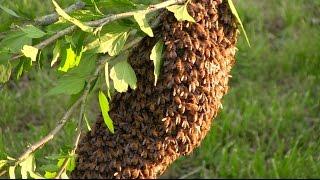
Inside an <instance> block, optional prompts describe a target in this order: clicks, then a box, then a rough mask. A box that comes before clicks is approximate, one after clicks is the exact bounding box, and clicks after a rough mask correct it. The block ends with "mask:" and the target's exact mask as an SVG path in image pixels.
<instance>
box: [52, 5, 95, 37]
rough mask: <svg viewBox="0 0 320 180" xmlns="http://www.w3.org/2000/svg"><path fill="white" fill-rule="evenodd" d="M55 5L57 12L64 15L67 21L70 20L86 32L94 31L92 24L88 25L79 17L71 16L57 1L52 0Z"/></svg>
mask: <svg viewBox="0 0 320 180" xmlns="http://www.w3.org/2000/svg"><path fill="white" fill-rule="evenodd" d="M52 3H53V5H54V6H55V8H56V11H57V13H58V14H59V15H60V16H62V17H63V18H64V19H66V20H67V21H70V22H71V23H73V24H74V25H76V26H78V27H79V28H80V29H81V30H82V31H85V32H93V28H92V27H90V26H87V25H85V24H83V23H82V22H81V21H79V20H78V19H75V18H73V17H71V16H69V15H68V14H67V13H66V12H65V11H64V10H63V9H62V8H61V7H60V6H59V4H58V3H57V2H56V1H55V0H52Z"/></svg>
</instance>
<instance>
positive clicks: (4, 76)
mask: <svg viewBox="0 0 320 180" xmlns="http://www.w3.org/2000/svg"><path fill="white" fill-rule="evenodd" d="M11 69H12V68H11V65H10V64H9V63H8V64H6V65H5V64H0V83H5V82H7V81H9V79H10V76H11Z"/></svg>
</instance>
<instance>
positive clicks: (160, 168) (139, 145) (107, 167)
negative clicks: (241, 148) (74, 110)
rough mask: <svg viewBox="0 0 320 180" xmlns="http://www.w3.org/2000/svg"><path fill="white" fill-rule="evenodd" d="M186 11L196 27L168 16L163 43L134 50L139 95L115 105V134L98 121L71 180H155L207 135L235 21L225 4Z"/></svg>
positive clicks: (210, 1)
mask: <svg viewBox="0 0 320 180" xmlns="http://www.w3.org/2000/svg"><path fill="white" fill-rule="evenodd" d="M188 12H189V13H190V15H191V16H192V17H194V19H195V20H196V23H190V22H178V21H177V20H176V19H175V18H174V16H173V15H172V14H171V13H168V12H166V14H165V16H164V19H163V21H162V22H163V23H162V25H161V27H160V28H159V29H158V30H155V32H156V33H155V34H157V35H158V37H155V38H149V37H147V38H145V39H144V40H143V41H142V42H141V43H140V45H139V46H138V47H137V48H135V49H134V50H133V52H132V53H131V56H130V57H129V63H130V64H131V65H132V67H133V69H134V71H135V72H136V75H137V79H138V83H137V89H136V90H129V91H128V92H126V93H117V94H115V96H114V97H113V98H112V100H111V102H110V106H111V107H110V111H109V114H110V116H111V118H112V120H113V122H114V127H115V134H111V133H110V132H109V131H107V130H106V126H105V124H104V122H103V119H102V117H99V118H98V120H97V121H96V123H95V125H94V127H93V129H92V131H91V132H88V133H87V134H86V135H84V136H83V137H82V138H81V140H80V144H79V146H78V149H77V154H78V158H77V166H76V169H75V170H74V171H73V172H72V178H156V177H157V176H159V175H161V174H162V173H163V172H164V171H165V169H166V168H167V167H168V166H169V165H170V164H171V163H172V162H173V161H174V160H176V159H177V158H178V157H179V156H182V155H187V154H189V153H191V152H192V151H193V149H194V148H196V147H198V146H199V144H200V143H201V141H202V140H203V138H204V137H205V136H206V134H207V132H208V131H209V129H210V126H211V122H212V120H213V118H214V117H215V116H216V115H217V113H218V111H219V108H220V107H221V98H222V96H223V95H224V94H225V93H226V92H227V91H228V80H229V77H230V75H229V73H230V70H231V68H232V66H233V64H234V62H235V60H234V56H235V51H236V47H235V44H236V41H237V28H236V19H235V18H234V17H233V15H232V13H231V11H230V9H229V7H228V5H227V3H226V2H225V1H223V2H222V0H193V1H192V2H190V3H189V5H188ZM159 37H160V38H162V39H163V41H164V43H165V50H164V51H165V52H164V64H163V67H162V70H161V75H160V77H159V80H158V82H157V85H156V86H154V75H153V64H152V61H150V58H149V57H150V52H151V49H152V47H153V46H154V45H155V43H156V42H157V41H158V39H159Z"/></svg>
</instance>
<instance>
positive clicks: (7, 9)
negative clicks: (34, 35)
mask: <svg viewBox="0 0 320 180" xmlns="http://www.w3.org/2000/svg"><path fill="white" fill-rule="evenodd" d="M0 8H1V9H2V10H3V11H4V12H6V13H8V14H10V15H11V16H14V17H17V18H19V17H20V16H19V15H18V14H17V13H16V12H14V11H13V10H11V9H9V8H7V7H4V6H2V5H1V4H0Z"/></svg>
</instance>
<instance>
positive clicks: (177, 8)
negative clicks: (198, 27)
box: [167, 3, 196, 22]
mask: <svg viewBox="0 0 320 180" xmlns="http://www.w3.org/2000/svg"><path fill="white" fill-rule="evenodd" d="M167 9H168V10H169V11H171V12H173V13H174V17H176V19H177V20H178V21H190V22H196V21H195V20H194V19H193V17H192V16H190V14H189V13H188V10H187V3H186V4H184V5H172V6H169V7H167Z"/></svg>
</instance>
